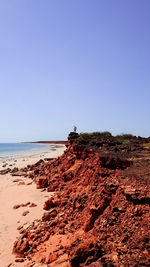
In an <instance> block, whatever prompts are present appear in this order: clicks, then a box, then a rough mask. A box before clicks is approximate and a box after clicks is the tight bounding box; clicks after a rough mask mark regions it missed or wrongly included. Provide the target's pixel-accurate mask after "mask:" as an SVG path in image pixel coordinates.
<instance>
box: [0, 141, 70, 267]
mask: <svg viewBox="0 0 150 267" xmlns="http://www.w3.org/2000/svg"><path fill="white" fill-rule="evenodd" d="M65 149H66V147H65V145H58V144H57V145H55V144H54V147H53V150H49V151H45V152H41V153H36V154H32V155H24V156H19V157H13V158H7V159H0V170H4V169H6V168H14V167H18V168H22V167H26V166H27V165H28V164H34V163H36V162H37V161H38V160H40V159H45V158H55V157H57V156H60V155H61V154H62V153H63V152H64V150H65ZM50 194H53V193H47V191H44V190H41V189H36V185H35V184H34V183H33V181H32V180H31V179H29V178H25V177H20V176H19V177H15V176H12V175H11V174H6V175H0V203H1V205H0V266H2V267H8V266H16V267H18V266H26V265H27V261H26V262H17V261H19V260H17V259H16V258H15V255H13V254H12V247H13V243H14V241H15V240H16V238H17V237H18V236H19V233H21V231H22V230H23V229H25V228H26V227H29V225H30V224H32V222H33V220H38V219H40V218H41V216H42V213H43V204H44V202H45V200H46V198H48V197H50ZM16 205H21V206H19V208H17V206H16ZM17 228H18V229H17ZM29 266H30V265H29ZM36 266H40V265H36Z"/></svg>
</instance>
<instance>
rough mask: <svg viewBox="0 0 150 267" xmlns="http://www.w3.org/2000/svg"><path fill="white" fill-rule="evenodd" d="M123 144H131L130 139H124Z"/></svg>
mask: <svg viewBox="0 0 150 267" xmlns="http://www.w3.org/2000/svg"><path fill="white" fill-rule="evenodd" d="M122 144H123V145H129V144H130V141H129V140H128V139H124V140H123V141H122Z"/></svg>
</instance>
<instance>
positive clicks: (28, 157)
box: [0, 143, 66, 171]
mask: <svg viewBox="0 0 150 267" xmlns="http://www.w3.org/2000/svg"><path fill="white" fill-rule="evenodd" d="M51 145H52V146H53V147H52V148H51V149H48V150H45V151H41V152H35V153H28V154H23V155H20V156H13V157H6V158H0V171H2V170H4V169H6V168H10V169H13V168H14V167H17V168H23V167H26V165H28V164H30V165H32V164H34V163H36V162H37V161H38V160H40V159H44V158H56V157H57V156H59V155H61V154H62V153H63V152H64V150H65V149H66V147H65V145H63V144H55V143H53V144H51Z"/></svg>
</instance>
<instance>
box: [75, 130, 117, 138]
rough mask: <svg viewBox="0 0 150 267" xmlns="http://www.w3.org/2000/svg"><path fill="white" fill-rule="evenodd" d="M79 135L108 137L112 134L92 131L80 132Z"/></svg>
mask: <svg viewBox="0 0 150 267" xmlns="http://www.w3.org/2000/svg"><path fill="white" fill-rule="evenodd" d="M79 136H80V137H91V136H99V137H103V136H104V137H110V136H112V135H111V133H110V132H108V131H105V132H92V133H80V135H79Z"/></svg>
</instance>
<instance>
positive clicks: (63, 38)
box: [0, 0, 150, 142]
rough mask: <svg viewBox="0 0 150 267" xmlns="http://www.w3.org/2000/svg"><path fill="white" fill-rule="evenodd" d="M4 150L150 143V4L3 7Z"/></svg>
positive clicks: (26, 2) (109, 1) (77, 0)
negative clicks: (77, 140)
mask: <svg viewBox="0 0 150 267" xmlns="http://www.w3.org/2000/svg"><path fill="white" fill-rule="evenodd" d="M0 114H1V120H0V128H1V129H0V142H18V141H29V140H59V139H66V138H67V135H68V133H69V132H70V131H71V130H72V129H73V125H76V126H77V127H78V131H79V132H84V131H103V130H108V131H111V132H112V133H113V134H119V133H123V132H125V133H126V132H128V133H133V134H135V135H142V136H150V123H149V117H150V1H149V0H124V1H121V0H1V1H0Z"/></svg>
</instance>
